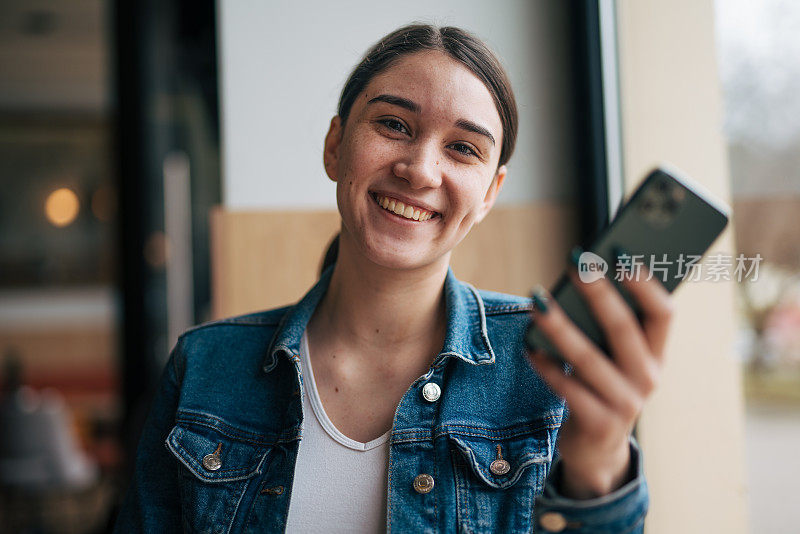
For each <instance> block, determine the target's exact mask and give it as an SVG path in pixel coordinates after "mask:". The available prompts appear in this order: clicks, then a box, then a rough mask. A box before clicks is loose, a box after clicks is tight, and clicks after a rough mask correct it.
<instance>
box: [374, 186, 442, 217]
mask: <svg viewBox="0 0 800 534" xmlns="http://www.w3.org/2000/svg"><path fill="white" fill-rule="evenodd" d="M369 193H370V195H371V196H372V198H373V199H375V201H376V202H377V200H378V199H377V195H380V196H383V197H389V198H394V199H396V200H399V201H400V202H402V203H403V204H405V205H406V206H408V205H411V206H414V207H415V208H420V209H423V210H425V211H432V212H433V213H434V214H435V215H434V217H437V216H441V215H442V214H441V213H440V212H438V211H436V210H435V209H434V208H432V207H431V206H430V205H428V204H425V203H424V202H420V201H419V200H415V199H413V198H409V197H406V196H403V195H398V194H397V193H391V192H389V191H378V190H373V191H370V192H369Z"/></svg>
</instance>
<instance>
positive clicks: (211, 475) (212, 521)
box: [166, 422, 270, 533]
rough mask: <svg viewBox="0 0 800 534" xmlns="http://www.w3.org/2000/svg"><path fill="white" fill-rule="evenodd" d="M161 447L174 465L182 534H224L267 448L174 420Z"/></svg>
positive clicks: (228, 430) (240, 508)
mask: <svg viewBox="0 0 800 534" xmlns="http://www.w3.org/2000/svg"><path fill="white" fill-rule="evenodd" d="M166 446H167V448H168V449H169V450H170V451H171V452H172V454H173V455H174V456H175V458H176V459H177V460H178V462H179V463H180V469H179V474H178V478H179V487H180V493H181V505H182V509H183V513H182V515H183V527H184V531H185V532H204V533H205V532H208V533H211V532H213V533H217V532H229V530H230V527H231V525H232V524H233V522H234V520H235V518H236V514H237V512H239V511H241V512H242V513H246V512H245V510H246V509H247V507H246V506H244V503H243V502H242V500H243V499H242V498H243V496H244V495H245V493H246V492H247V489H248V487H249V484H250V483H251V481H252V479H253V477H255V476H256V475H259V474H261V473H262V472H263V469H264V466H265V465H266V463H267V461H268V459H269V454H270V447H269V446H268V445H267V444H265V443H263V442H258V441H254V440H250V439H248V438H245V437H241V435H239V434H237V433H236V432H235V431H234V432H232V431H231V427H228V426H227V425H225V426H223V428H219V427H215V426H212V425H205V424H193V423H184V422H179V423H178V424H177V425H176V426H175V427H173V429H172V431H171V432H170V433H169V435H168V436H167V440H166Z"/></svg>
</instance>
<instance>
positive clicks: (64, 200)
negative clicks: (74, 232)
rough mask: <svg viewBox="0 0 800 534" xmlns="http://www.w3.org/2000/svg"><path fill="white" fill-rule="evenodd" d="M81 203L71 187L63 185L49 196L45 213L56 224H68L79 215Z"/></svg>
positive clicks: (45, 204)
mask: <svg viewBox="0 0 800 534" xmlns="http://www.w3.org/2000/svg"><path fill="white" fill-rule="evenodd" d="M80 206H81V203H80V201H79V200H78V195H76V194H75V192H74V191H72V190H71V189H67V188H66V187H62V188H60V189H56V190H55V191H53V192H52V193H50V194H49V195H48V196H47V200H46V201H45V203H44V213H45V215H46V216H47V220H48V221H50V223H51V224H53V225H54V226H67V225H68V224H70V223H72V222H73V221H74V220H75V218H76V217H77V216H78V211H79V210H80Z"/></svg>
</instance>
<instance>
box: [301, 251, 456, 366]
mask: <svg viewBox="0 0 800 534" xmlns="http://www.w3.org/2000/svg"><path fill="white" fill-rule="evenodd" d="M448 260H449V254H448V255H447V257H444V258H442V261H440V262H436V263H433V264H431V265H427V266H424V267H421V268H418V269H413V270H397V269H388V268H386V267H383V266H380V265H377V264H375V263H373V262H371V261H368V260H366V259H365V258H363V256H361V255H360V254H359V253H357V252H356V251H354V250H352V249H351V246H350V244H349V243H347V242H346V241H345V240H341V239H340V244H339V255H338V258H337V260H336V264H335V266H334V270H333V274H332V276H331V281H330V284H329V286H328V290H327V292H326V293H325V295H324V297H323V299H322V300H321V301H320V303H319V305H318V306H317V310H316V311H315V312H314V317H313V318H312V323H313V327H314V330H315V331H316V332H320V333H322V335H323V336H324V337H326V338H327V339H335V340H336V341H337V344H341V345H347V346H350V347H357V348H358V349H360V350H359V351H358V352H361V353H364V354H372V355H376V354H378V355H381V356H383V355H385V356H386V358H387V359H389V358H392V351H391V350H387V349H390V348H397V349H400V352H405V350H403V349H408V348H411V347H414V348H419V347H420V346H421V345H422V346H423V347H425V348H427V349H431V350H435V351H438V350H440V349H441V345H442V343H443V342H444V335H445V330H446V313H445V296H444V282H445V278H446V276H447V267H448ZM310 326H311V325H310ZM395 354H396V352H395ZM432 356H433V355H431V357H432Z"/></svg>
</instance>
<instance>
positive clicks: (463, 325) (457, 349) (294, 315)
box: [262, 266, 494, 373]
mask: <svg viewBox="0 0 800 534" xmlns="http://www.w3.org/2000/svg"><path fill="white" fill-rule="evenodd" d="M332 274H333V266H331V267H329V268H328V269H326V270H325V272H324V273H322V275H321V276H320V278H319V280H318V281H317V283H316V284H315V285H314V287H312V288H311V289H310V290H309V291H308V293H306V295H305V296H304V297H303V298H302V299H301V300H300V302H298V303H297V304H296V305H294V306H292V307H291V308H289V310H288V311H287V312H286V313H285V314H284V316H283V318H282V319H281V322H280V324H279V325H278V328H277V330H276V331H275V335H274V336H273V338H272V342H271V343H270V347H269V350H268V351H267V355H266V357H265V358H264V362H263V364H262V369H263V370H264V372H267V373H268V372H270V371H271V370H272V369H274V368H275V366H276V365H277V363H278V356H279V354H280V353H284V354H285V355H286V356H288V357H289V358H297V357H298V356H297V355H298V354H299V353H300V339H301V338H302V336H303V331H304V330H305V328H306V325H307V324H308V321H309V320H310V319H311V315H312V314H313V313H314V310H315V309H316V308H317V304H319V301H320V300H321V299H322V296H323V295H324V294H325V291H327V289H328V284H329V283H330V281H331V275H332ZM444 291H445V308H446V313H447V333H446V334H445V339H444V346H443V348H442V351H441V352H440V353H439V354H438V355H437V356H436V358H435V359H434V362H433V365H437V364H439V363H440V362H441V361H442V360H443V359H445V358H448V357H454V358H458V359H460V360H463V361H465V362H467V363H471V364H473V365H481V364H490V363H494V351H493V350H492V345H491V343H489V335H488V332H487V330H486V313H485V311H484V306H483V299H481V296H480V294H479V293H478V290H477V289H475V288H474V287H473V286H472V285H470V284H468V283H466V282H461V281H460V280H458V279H457V278H456V277H455V275H454V274H453V269H452V268H451V267H449V266H448V268H447V276H446V278H445V283H444Z"/></svg>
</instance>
